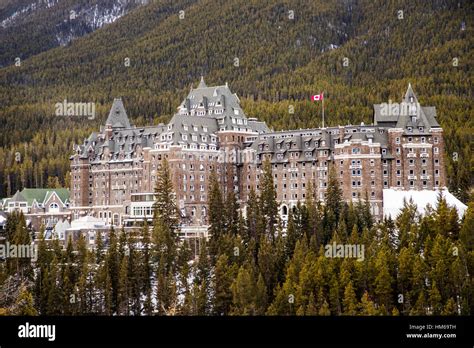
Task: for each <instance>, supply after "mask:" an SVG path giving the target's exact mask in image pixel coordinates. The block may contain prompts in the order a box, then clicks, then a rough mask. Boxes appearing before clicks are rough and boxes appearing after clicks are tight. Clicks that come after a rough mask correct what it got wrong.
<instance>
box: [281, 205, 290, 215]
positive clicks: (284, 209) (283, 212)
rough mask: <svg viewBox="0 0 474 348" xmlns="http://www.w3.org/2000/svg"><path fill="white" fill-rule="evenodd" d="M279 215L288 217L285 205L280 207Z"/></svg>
mask: <svg viewBox="0 0 474 348" xmlns="http://www.w3.org/2000/svg"><path fill="white" fill-rule="evenodd" d="M281 215H288V207H287V206H286V205H284V206H282V207H281Z"/></svg>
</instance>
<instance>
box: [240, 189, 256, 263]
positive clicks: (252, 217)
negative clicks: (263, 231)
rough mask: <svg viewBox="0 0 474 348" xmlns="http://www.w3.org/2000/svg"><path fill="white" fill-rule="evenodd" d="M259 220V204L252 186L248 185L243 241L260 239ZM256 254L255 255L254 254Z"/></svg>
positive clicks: (248, 241)
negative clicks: (245, 232)
mask: <svg viewBox="0 0 474 348" xmlns="http://www.w3.org/2000/svg"><path fill="white" fill-rule="evenodd" d="M259 221H260V205H259V203H258V198H257V194H256V193H255V190H254V188H253V186H251V187H250V192H249V197H248V200H247V220H246V223H247V236H245V239H244V240H245V243H247V244H248V243H250V241H251V240H254V241H258V240H260V235H259V233H258V224H259ZM255 256H256V255H255Z"/></svg>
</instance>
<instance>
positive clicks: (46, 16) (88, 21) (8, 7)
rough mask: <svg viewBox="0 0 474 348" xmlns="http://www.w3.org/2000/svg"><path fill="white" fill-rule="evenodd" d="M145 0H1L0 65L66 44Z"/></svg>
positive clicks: (111, 20) (116, 17)
mask: <svg viewBox="0 0 474 348" xmlns="http://www.w3.org/2000/svg"><path fill="white" fill-rule="evenodd" d="M145 2H146V0H137V1H128V0H100V1H99V0H79V1H78V0H2V1H0V47H2V50H1V52H0V67H2V66H7V65H12V64H14V63H15V59H16V58H20V59H26V58H28V57H30V56H32V55H35V54H38V53H40V52H44V51H46V50H48V49H50V48H53V47H57V46H65V45H68V44H69V43H70V42H71V41H72V40H74V39H76V38H79V37H81V36H84V35H87V34H89V33H91V32H93V31H94V30H97V29H99V28H102V27H103V26H104V25H106V24H110V23H113V22H114V21H115V20H117V19H118V18H120V17H122V16H124V15H125V14H127V13H128V12H129V11H131V10H133V9H134V8H136V7H138V6H140V5H142V4H143V3H145Z"/></svg>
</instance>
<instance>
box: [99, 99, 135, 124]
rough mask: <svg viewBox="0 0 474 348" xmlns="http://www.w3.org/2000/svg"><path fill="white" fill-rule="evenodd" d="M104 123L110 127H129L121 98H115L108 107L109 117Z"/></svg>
mask: <svg viewBox="0 0 474 348" xmlns="http://www.w3.org/2000/svg"><path fill="white" fill-rule="evenodd" d="M105 124H106V125H111V126H112V128H130V127H131V126H130V121H129V120H128V116H127V112H126V111H125V107H124V106H123V102H122V99H121V98H115V99H114V102H113V104H112V107H111V108H110V112H109V117H107V121H105Z"/></svg>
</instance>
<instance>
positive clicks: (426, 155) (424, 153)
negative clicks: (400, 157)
mask: <svg viewBox="0 0 474 348" xmlns="http://www.w3.org/2000/svg"><path fill="white" fill-rule="evenodd" d="M420 157H421V158H428V157H430V155H429V154H428V153H426V152H423V153H421V154H420Z"/></svg>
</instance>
